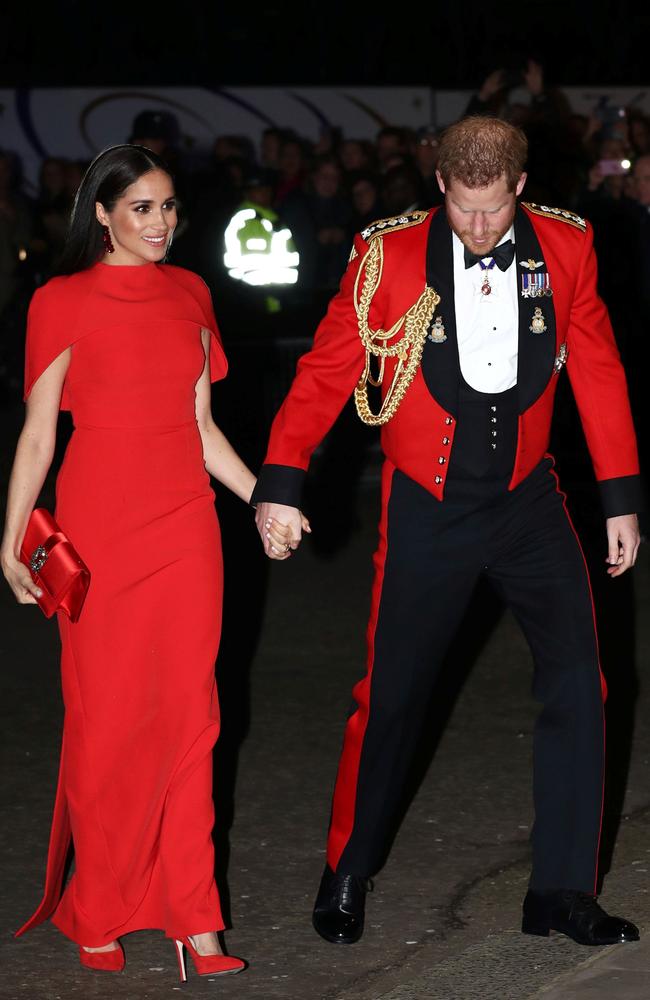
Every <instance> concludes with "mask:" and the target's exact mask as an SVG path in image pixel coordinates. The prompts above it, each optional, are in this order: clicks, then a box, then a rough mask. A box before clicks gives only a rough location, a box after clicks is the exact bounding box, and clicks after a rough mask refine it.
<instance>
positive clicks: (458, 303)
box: [452, 226, 519, 392]
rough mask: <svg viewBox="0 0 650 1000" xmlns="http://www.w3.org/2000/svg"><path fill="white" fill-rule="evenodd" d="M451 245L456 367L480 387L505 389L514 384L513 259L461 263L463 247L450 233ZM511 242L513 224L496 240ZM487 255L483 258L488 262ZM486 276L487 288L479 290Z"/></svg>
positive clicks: (483, 389)
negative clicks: (503, 267)
mask: <svg viewBox="0 0 650 1000" xmlns="http://www.w3.org/2000/svg"><path fill="white" fill-rule="evenodd" d="M452 240H453V247H454V304H455V307H456V331H457V337H458V354H459V357H460V370H461V372H462V374H463V378H464V379H465V381H466V382H467V383H468V384H469V385H471V386H472V388H473V389H477V390H478V391H479V392H504V391H505V390H506V389H511V388H512V386H513V385H516V383H517V351H518V334H519V310H518V305H517V268H516V265H515V260H514V258H513V261H512V263H511V264H510V267H509V268H508V269H507V270H506V271H502V270H500V268H499V267H498V266H497V265H496V264H495V265H494V267H493V268H491V270H489V271H483V270H481V266H480V264H478V263H477V264H475V265H474V266H473V267H468V268H465V258H464V247H463V244H462V242H461V240H459V239H458V237H457V236H456V233H452ZM507 240H512V241H513V242H514V227H512V226H511V227H510V229H509V231H508V232H507V233H506V234H505V236H504V237H503V238H502V239H501V240H500V241H499V245H500V244H501V243H505V242H506V241H507ZM489 259H490V258H489V257H485V258H484V259H483V262H484V263H486V264H487V263H488V262H489ZM486 275H487V277H488V281H489V282H490V286H491V288H492V292H491V293H490V295H483V294H482V293H481V285H482V284H483V281H484V280H485V277H486Z"/></svg>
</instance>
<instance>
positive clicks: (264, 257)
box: [224, 170, 299, 313]
mask: <svg viewBox="0 0 650 1000" xmlns="http://www.w3.org/2000/svg"><path fill="white" fill-rule="evenodd" d="M243 195H244V198H243V201H242V202H240V204H239V205H238V206H237V208H236V210H235V212H234V213H233V216H232V218H231V219H230V220H229V221H228V225H227V226H226V229H225V231H224V251H225V253H224V264H225V266H226V268H227V269H228V274H229V276H230V277H231V278H232V279H233V280H234V281H237V282H243V283H244V284H245V285H246V286H248V287H247V288H246V289H245V291H246V292H247V293H250V292H251V290H255V294H256V296H257V298H258V301H259V305H260V306H261V307H262V308H263V309H264V310H265V311H267V312H270V313H272V312H278V311H279V310H280V308H281V304H282V303H281V300H280V299H279V298H278V297H277V296H278V294H279V293H280V292H281V291H283V290H284V288H285V287H286V286H292V285H294V284H295V283H296V278H297V274H298V266H299V260H298V255H297V254H296V247H295V245H294V243H293V240H292V236H291V233H290V231H289V230H288V229H287V227H286V225H285V224H284V222H281V221H280V219H279V216H278V214H277V212H275V211H274V210H273V208H272V203H273V174H272V172H271V171H264V170H251V172H250V173H249V175H248V176H247V177H245V179H244V183H243Z"/></svg>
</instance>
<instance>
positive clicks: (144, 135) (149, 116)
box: [128, 110, 180, 159]
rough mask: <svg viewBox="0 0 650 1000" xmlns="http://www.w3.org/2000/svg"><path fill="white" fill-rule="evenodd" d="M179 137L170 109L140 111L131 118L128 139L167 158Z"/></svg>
mask: <svg viewBox="0 0 650 1000" xmlns="http://www.w3.org/2000/svg"><path fill="white" fill-rule="evenodd" d="M179 138H180V129H179V127H178V121H177V119H176V116H175V115H173V114H172V113H171V111H148V110H146V111H140V113H139V114H137V115H136V116H135V118H134V119H133V124H132V126H131V135H130V138H129V139H128V141H129V142H132V143H133V144H134V145H136V146H146V147H147V149H150V150H151V151H152V152H154V153H157V154H158V156H162V157H163V158H164V159H167V156H168V154H169V152H170V151H171V150H173V149H174V148H175V147H176V146H177V144H178V140H179Z"/></svg>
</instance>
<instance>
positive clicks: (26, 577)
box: [1, 555, 42, 604]
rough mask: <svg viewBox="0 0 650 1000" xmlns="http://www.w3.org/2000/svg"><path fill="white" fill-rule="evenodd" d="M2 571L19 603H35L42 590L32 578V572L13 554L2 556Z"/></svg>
mask: <svg viewBox="0 0 650 1000" xmlns="http://www.w3.org/2000/svg"><path fill="white" fill-rule="evenodd" d="M1 562H2V572H3V573H4V575H5V579H6V581H7V583H8V584H9V586H10V587H11V589H12V590H13V592H14V596H15V598H16V600H17V601H18V603H19V604H36V598H37V597H40V596H41V594H42V591H41V589H40V588H39V587H37V585H36V584H35V583H34V581H33V580H32V574H31V573H30V572H29V570H28V569H27V567H26V566H25V565H24V564H23V563H21V562H20V560H19V559H16V557H15V556H5V555H3V556H2V560H1Z"/></svg>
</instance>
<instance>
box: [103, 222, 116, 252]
mask: <svg viewBox="0 0 650 1000" xmlns="http://www.w3.org/2000/svg"><path fill="white" fill-rule="evenodd" d="M102 229H103V230H104V234H103V239H104V250H105V252H106V253H114V252H115V247H114V246H113V241H112V239H111V231H110V229H109V228H108V226H102Z"/></svg>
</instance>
